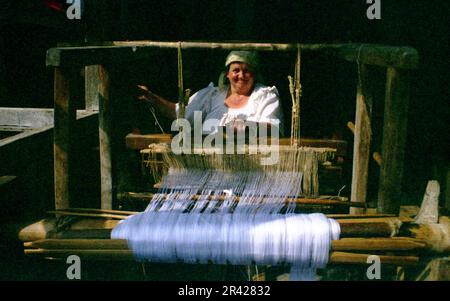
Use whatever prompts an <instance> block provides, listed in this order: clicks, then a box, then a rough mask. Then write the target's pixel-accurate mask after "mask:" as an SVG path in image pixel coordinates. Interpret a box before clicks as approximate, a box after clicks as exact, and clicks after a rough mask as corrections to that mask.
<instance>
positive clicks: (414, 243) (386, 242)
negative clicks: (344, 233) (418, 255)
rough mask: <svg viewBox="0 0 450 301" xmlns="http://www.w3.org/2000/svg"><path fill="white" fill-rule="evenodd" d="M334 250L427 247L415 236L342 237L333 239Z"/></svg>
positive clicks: (383, 249)
mask: <svg viewBox="0 0 450 301" xmlns="http://www.w3.org/2000/svg"><path fill="white" fill-rule="evenodd" d="M331 245H332V250H333V251H417V250H422V249H425V248H426V244H425V242H424V241H422V240H419V239H414V238H405V237H394V238H342V239H340V240H334V241H332V244H331Z"/></svg>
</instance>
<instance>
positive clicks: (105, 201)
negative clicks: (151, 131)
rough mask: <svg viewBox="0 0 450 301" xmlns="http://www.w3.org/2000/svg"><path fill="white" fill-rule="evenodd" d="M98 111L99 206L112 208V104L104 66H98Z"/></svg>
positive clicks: (107, 75) (107, 76)
mask: <svg viewBox="0 0 450 301" xmlns="http://www.w3.org/2000/svg"><path fill="white" fill-rule="evenodd" d="M98 72H99V89H98V90H99V91H98V92H99V113H98V126H99V129H98V135H99V145H100V180H101V187H100V190H101V192H100V196H101V208H102V209H112V202H113V193H112V186H113V176H112V140H113V139H112V128H113V125H112V123H113V116H112V104H111V99H110V93H109V74H108V71H107V70H106V69H105V67H104V66H99V68H98Z"/></svg>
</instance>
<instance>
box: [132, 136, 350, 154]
mask: <svg viewBox="0 0 450 301" xmlns="http://www.w3.org/2000/svg"><path fill="white" fill-rule="evenodd" d="M171 141H172V135H171V134H145V135H143V134H134V133H130V134H128V135H127V136H126V138H125V142H126V145H127V147H128V148H130V149H136V150H141V149H146V148H148V146H149V144H152V143H170V142H171ZM279 144H280V145H290V144H291V141H290V138H280V139H279ZM300 146H307V147H321V148H333V149H336V155H337V156H345V155H346V153H347V141H345V140H333V139H315V138H301V139H300Z"/></svg>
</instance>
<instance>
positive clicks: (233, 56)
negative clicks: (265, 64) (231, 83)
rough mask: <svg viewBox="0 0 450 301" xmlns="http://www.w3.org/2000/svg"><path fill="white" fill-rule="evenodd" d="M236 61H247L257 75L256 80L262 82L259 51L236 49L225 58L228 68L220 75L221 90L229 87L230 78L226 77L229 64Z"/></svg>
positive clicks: (219, 84)
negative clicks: (259, 70)
mask: <svg viewBox="0 0 450 301" xmlns="http://www.w3.org/2000/svg"><path fill="white" fill-rule="evenodd" d="M234 62H240V63H247V64H248V65H249V66H250V68H251V70H252V72H253V74H254V76H255V83H256V82H262V78H261V76H260V74H259V72H258V69H259V68H258V67H259V57H258V53H257V52H254V51H246V50H234V51H231V52H230V53H229V54H228V56H227V58H226V60H225V67H226V68H227V70H226V71H224V72H222V73H221V74H220V77H219V81H218V86H219V89H220V90H225V89H227V87H228V79H227V77H226V74H227V71H228V66H229V65H230V64H231V63H234Z"/></svg>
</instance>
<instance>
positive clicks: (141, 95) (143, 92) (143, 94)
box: [137, 85, 153, 102]
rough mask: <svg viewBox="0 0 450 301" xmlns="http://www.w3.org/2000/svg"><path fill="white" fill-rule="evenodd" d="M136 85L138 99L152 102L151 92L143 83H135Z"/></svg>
mask: <svg viewBox="0 0 450 301" xmlns="http://www.w3.org/2000/svg"><path fill="white" fill-rule="evenodd" d="M137 87H138V97H137V98H138V99H139V100H140V101H142V102H152V98H153V97H152V96H153V93H152V92H151V91H150V90H149V89H148V88H147V86H144V85H137Z"/></svg>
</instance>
